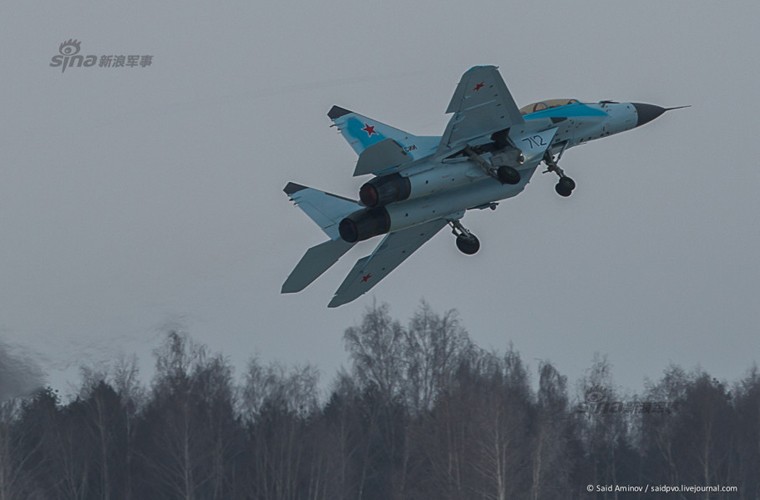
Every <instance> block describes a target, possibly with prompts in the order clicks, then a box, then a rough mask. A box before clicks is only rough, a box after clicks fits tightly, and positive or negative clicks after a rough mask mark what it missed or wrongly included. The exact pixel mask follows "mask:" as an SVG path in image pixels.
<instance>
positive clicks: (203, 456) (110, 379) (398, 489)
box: [0, 303, 760, 500]
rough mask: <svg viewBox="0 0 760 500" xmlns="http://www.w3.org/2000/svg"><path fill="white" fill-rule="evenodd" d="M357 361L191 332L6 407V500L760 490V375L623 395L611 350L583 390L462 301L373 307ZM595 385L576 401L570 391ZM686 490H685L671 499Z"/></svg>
mask: <svg viewBox="0 0 760 500" xmlns="http://www.w3.org/2000/svg"><path fill="white" fill-rule="evenodd" d="M344 341H345V347H346V350H347V353H348V356H349V363H350V366H349V368H348V369H342V370H340V371H339V372H338V373H337V374H336V375H335V377H334V379H333V380H332V382H331V383H330V384H328V385H327V387H329V389H328V390H327V391H322V392H320V387H321V385H320V383H319V377H318V372H317V370H316V369H315V368H314V367H312V366H308V365H307V366H299V367H285V366H283V365H280V364H277V363H268V364H267V363H262V362H261V361H260V360H258V359H256V358H254V359H251V361H250V362H249V364H248V366H247V368H246V370H245V373H244V374H243V376H242V378H241V379H240V380H236V379H235V377H234V376H233V370H232V367H231V366H230V364H229V362H228V361H227V360H226V359H225V358H224V357H223V356H222V355H221V354H212V353H209V351H208V349H207V348H206V347H205V346H203V345H198V344H197V343H195V342H193V341H192V339H191V338H189V336H188V335H187V334H185V333H182V332H178V331H172V332H169V333H168V334H167V336H166V338H165V339H164V341H163V343H162V345H161V346H160V347H159V348H158V349H157V350H156V351H155V361H156V373H155V376H154V378H153V380H152V382H151V383H150V385H149V386H146V385H144V384H143V383H142V382H141V381H140V379H139V377H138V371H137V368H136V362H135V360H134V359H131V360H121V361H119V362H117V363H115V364H114V365H113V366H112V367H111V368H110V369H109V370H108V371H107V372H100V371H96V370H92V369H83V371H82V382H81V389H80V391H79V394H78V395H77V396H76V397H72V398H71V399H70V400H68V401H67V402H63V401H61V398H60V397H59V395H58V394H57V393H56V392H55V391H53V390H52V389H50V388H45V389H42V390H39V391H37V392H36V393H34V394H32V395H30V396H27V397H24V398H16V399H11V400H6V401H4V402H2V403H0V500H11V499H13V500H15V499H24V500H27V499H32V500H33V499H40V500H43V499H44V500H49V499H107V500H110V499H185V500H192V499H255V500H271V499H278V500H279V499H282V500H300V499H303V500H320V499H329V500H344V499H345V500H348V499H352V500H354V499H358V500H374V499H377V500H380V499H383V500H386V499H419V500H423V499H452V500H453V499H457V500H460V499H477V500H480V499H483V500H485V499H496V500H503V499H530V500H539V499H547V500H548V499H573V498H588V497H589V496H592V497H594V498H610V499H613V498H615V499H617V498H622V497H625V498H656V496H655V497H653V496H652V495H651V494H649V495H646V494H639V495H637V494H633V493H625V494H622V493H618V492H615V491H605V492H601V493H593V495H589V493H588V492H587V487H588V485H610V484H612V485H643V484H649V485H735V486H738V487H739V491H738V493H720V492H719V493H714V492H713V493H711V492H704V493H700V494H698V495H694V494H683V495H682V496H678V495H673V496H672V498H715V499H718V498H742V499H756V498H760V374H759V373H758V371H757V369H756V368H752V369H751V370H749V372H748V373H747V375H746V376H745V377H744V378H743V379H741V380H739V381H738V382H736V383H734V384H732V385H730V386H729V385H727V384H725V383H722V382H720V381H718V380H716V379H714V378H712V377H711V376H710V375H709V374H707V373H705V372H704V371H699V370H697V371H693V372H686V371H684V370H683V369H681V368H679V367H675V366H672V367H669V368H668V369H667V370H666V371H665V373H664V375H663V376H662V378H661V379H659V381H657V382H655V383H651V384H648V386H647V387H646V389H645V391H644V392H643V394H641V395H638V396H632V397H627V398H626V397H624V396H622V395H621V394H619V391H618V390H617V389H616V388H615V386H614V384H613V382H612V377H611V369H610V365H609V363H607V361H606V360H605V359H604V358H600V357H596V358H595V359H594V361H593V363H592V366H591V367H590V368H589V370H588V371H587V373H586V375H585V376H584V377H583V378H582V379H581V380H580V381H579V382H578V386H577V391H570V390H569V389H568V383H567V378H566V377H565V376H563V375H561V374H560V373H559V372H558V371H557V370H556V369H555V368H554V367H553V366H552V365H551V363H549V362H541V363H540V364H539V365H538V367H537V381H536V382H537V383H535V382H534V381H533V380H532V377H531V374H530V373H529V370H528V368H527V367H526V365H525V364H524V362H523V360H522V359H521V358H520V355H519V353H518V352H517V351H516V350H515V349H513V348H511V347H509V348H507V349H506V351H504V352H494V351H488V350H484V349H481V348H479V347H478V346H477V345H475V344H474V343H473V341H472V340H471V338H470V336H469V335H468V333H467V332H466V331H465V329H464V328H463V327H462V325H461V324H460V321H459V320H458V318H457V315H456V312H455V311H448V312H445V313H442V314H439V313H436V312H435V311H433V310H432V309H431V308H430V307H429V306H428V305H426V304H424V303H423V304H421V306H420V307H419V308H418V310H417V311H416V313H415V314H414V315H413V317H412V318H411V320H410V321H409V322H408V324H406V325H402V324H401V322H399V321H398V320H395V319H393V318H392V317H391V315H390V313H389V310H388V307H387V306H386V305H380V306H377V305H375V306H373V307H371V308H369V309H368V310H367V311H366V313H365V314H364V316H363V318H362V320H361V322H360V323H359V324H358V325H356V326H354V327H351V328H348V329H347V330H346V331H345V333H344ZM571 392H572V393H576V392H577V395H571ZM668 498H671V497H670V496H668Z"/></svg>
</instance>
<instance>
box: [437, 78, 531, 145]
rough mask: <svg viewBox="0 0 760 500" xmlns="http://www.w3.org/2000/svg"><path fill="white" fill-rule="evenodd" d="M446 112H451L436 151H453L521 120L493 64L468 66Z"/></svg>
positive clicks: (513, 101) (510, 95) (520, 115)
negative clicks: (452, 114)
mask: <svg viewBox="0 0 760 500" xmlns="http://www.w3.org/2000/svg"><path fill="white" fill-rule="evenodd" d="M446 112H447V113H454V116H452V117H451V120H449V124H448V125H447V126H446V131H445V132H444V133H443V137H442V138H441V143H440V145H439V146H438V151H437V153H438V154H446V153H447V152H448V151H452V152H455V151H456V150H457V148H461V147H464V146H465V145H466V144H467V143H468V141H471V140H472V139H476V138H479V137H483V136H487V137H489V138H490V136H491V134H493V133H494V132H498V131H500V130H504V129H507V128H509V127H511V126H512V125H515V124H519V123H523V122H524V120H523V117H522V114H520V110H519V109H518V107H517V104H515V100H514V99H513V98H512V94H510V93H509V90H508V89H507V85H506V84H505V83H504V80H503V79H502V78H501V75H500V74H499V70H498V69H497V68H496V66H475V67H473V68H470V69H469V70H468V71H467V72H465V74H464V75H462V80H461V81H460V82H459V85H457V88H456V90H455V91H454V95H453V96H452V98H451V102H450V103H449V107H448V109H446Z"/></svg>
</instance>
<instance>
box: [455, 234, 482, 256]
mask: <svg viewBox="0 0 760 500" xmlns="http://www.w3.org/2000/svg"><path fill="white" fill-rule="evenodd" d="M457 248H458V249H459V251H460V252H462V253H463V254H466V255H472V254H474V253H477V251H478V250H480V241H479V240H478V239H477V238H476V237H475V235H474V234H467V235H466V234H460V235H459V236H457Z"/></svg>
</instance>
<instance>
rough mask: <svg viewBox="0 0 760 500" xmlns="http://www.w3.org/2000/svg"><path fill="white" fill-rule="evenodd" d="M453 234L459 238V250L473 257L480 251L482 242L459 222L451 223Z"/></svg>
mask: <svg viewBox="0 0 760 500" xmlns="http://www.w3.org/2000/svg"><path fill="white" fill-rule="evenodd" d="M449 225H450V226H451V232H452V233H454V235H455V236H456V237H457V248H458V249H459V251H460V252H462V253H463V254H466V255H473V254H475V253H477V251H478V250H480V241H479V240H478V239H477V238H476V237H475V235H474V234H472V233H471V232H470V231H468V230H467V229H465V227H464V226H462V224H461V223H460V222H459V221H458V220H454V221H450V222H449Z"/></svg>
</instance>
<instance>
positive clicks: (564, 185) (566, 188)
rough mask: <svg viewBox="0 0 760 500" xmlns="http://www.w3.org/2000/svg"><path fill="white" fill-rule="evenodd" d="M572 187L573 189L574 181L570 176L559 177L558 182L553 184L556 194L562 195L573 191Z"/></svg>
mask: <svg viewBox="0 0 760 500" xmlns="http://www.w3.org/2000/svg"><path fill="white" fill-rule="evenodd" d="M573 189H575V181H573V180H572V179H571V178H570V177H560V178H559V182H557V185H556V186H554V190H555V191H557V194H558V195H560V196H564V197H568V196H570V195H571V194H572V193H573Z"/></svg>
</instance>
